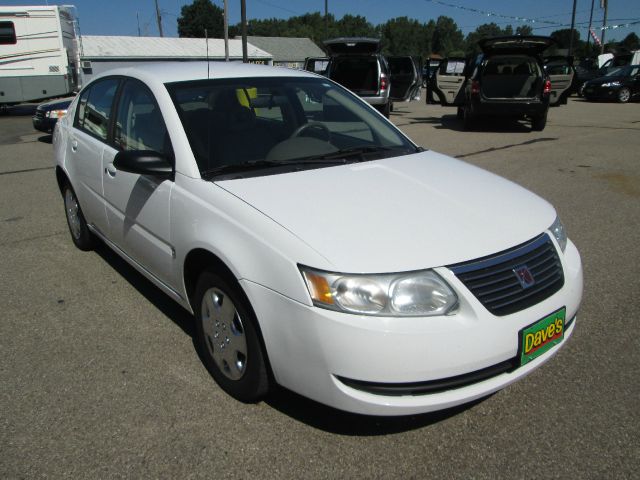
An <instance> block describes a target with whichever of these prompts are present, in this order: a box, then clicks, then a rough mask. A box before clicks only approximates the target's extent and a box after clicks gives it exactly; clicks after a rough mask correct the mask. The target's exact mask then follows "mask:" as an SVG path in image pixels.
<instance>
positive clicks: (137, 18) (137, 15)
mask: <svg viewBox="0 0 640 480" xmlns="http://www.w3.org/2000/svg"><path fill="white" fill-rule="evenodd" d="M136 20H137V21H138V36H140V14H139V13H138V12H136Z"/></svg>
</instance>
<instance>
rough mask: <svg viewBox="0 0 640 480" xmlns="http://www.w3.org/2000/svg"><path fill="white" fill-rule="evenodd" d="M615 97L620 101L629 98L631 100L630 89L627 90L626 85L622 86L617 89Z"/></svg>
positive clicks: (626, 100) (624, 101) (625, 101)
mask: <svg viewBox="0 0 640 480" xmlns="http://www.w3.org/2000/svg"><path fill="white" fill-rule="evenodd" d="M616 98H617V100H618V102H620V103H627V102H628V101H629V100H631V90H629V89H628V88H627V87H622V88H621V89H620V90H618V95H617V96H616Z"/></svg>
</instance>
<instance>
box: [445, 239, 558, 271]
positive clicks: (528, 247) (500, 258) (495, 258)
mask: <svg viewBox="0 0 640 480" xmlns="http://www.w3.org/2000/svg"><path fill="white" fill-rule="evenodd" d="M547 238H550V237H549V236H548V235H547V233H542V234H541V235H539V236H538V237H536V238H534V239H533V240H531V241H530V242H527V243H524V244H523V245H521V246H519V247H515V248H514V249H509V251H507V252H505V253H502V254H500V253H498V254H495V255H491V258H486V257H485V259H484V260H483V259H479V260H476V261H472V263H468V262H461V263H457V264H454V265H447V268H448V269H449V270H451V271H452V272H453V273H455V274H456V275H458V274H460V273H467V272H472V271H474V270H480V269H482V268H489V267H493V266H494V265H498V264H499V263H503V262H508V261H510V260H514V259H516V258H518V257H521V256H522V255H525V254H527V253H529V252H530V251H532V250H535V249H536V248H538V247H541V246H542V245H544V244H545V243H547Z"/></svg>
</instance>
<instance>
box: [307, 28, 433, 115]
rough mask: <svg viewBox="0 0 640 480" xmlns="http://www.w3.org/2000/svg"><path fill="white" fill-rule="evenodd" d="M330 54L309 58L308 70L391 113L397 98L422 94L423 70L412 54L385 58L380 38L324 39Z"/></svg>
mask: <svg viewBox="0 0 640 480" xmlns="http://www.w3.org/2000/svg"><path fill="white" fill-rule="evenodd" d="M324 50H325V51H326V52H327V57H313V58H308V59H307V60H306V62H305V70H307V71H311V72H315V73H320V74H323V75H325V76H327V77H328V78H330V79H331V80H333V81H335V82H337V83H339V84H340V85H342V86H344V87H346V88H348V89H349V90H351V91H352V92H353V93H355V94H356V95H358V96H360V97H362V99H363V100H365V101H366V102H367V103H369V104H370V105H372V106H374V107H375V108H376V109H377V110H379V111H380V112H381V113H382V114H383V115H384V116H386V117H388V116H389V114H390V112H391V110H392V109H393V102H394V101H397V102H400V101H408V100H412V99H419V98H420V85H421V82H422V80H421V74H420V67H419V65H418V64H416V61H415V60H414V59H413V58H411V57H409V56H393V57H388V58H385V57H384V56H383V55H382V53H381V50H382V45H381V43H380V40H379V39H377V38H365V37H354V38H347V37H341V38H334V39H331V40H327V41H325V42H324Z"/></svg>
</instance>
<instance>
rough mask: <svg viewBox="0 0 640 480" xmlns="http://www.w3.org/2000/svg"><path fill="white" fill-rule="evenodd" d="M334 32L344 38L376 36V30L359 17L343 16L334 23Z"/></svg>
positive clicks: (363, 18)
mask: <svg viewBox="0 0 640 480" xmlns="http://www.w3.org/2000/svg"><path fill="white" fill-rule="evenodd" d="M335 30H337V31H338V32H339V34H340V36H345V37H373V36H375V35H376V28H375V27H374V26H373V25H372V24H371V23H369V22H368V21H367V19H366V18H365V17H362V16H360V15H356V16H353V15H348V14H347V15H345V16H344V17H342V18H341V19H340V20H338V21H337V22H335Z"/></svg>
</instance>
